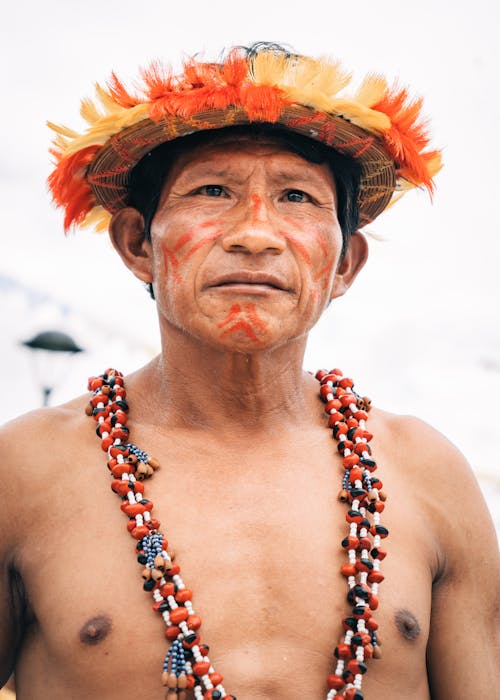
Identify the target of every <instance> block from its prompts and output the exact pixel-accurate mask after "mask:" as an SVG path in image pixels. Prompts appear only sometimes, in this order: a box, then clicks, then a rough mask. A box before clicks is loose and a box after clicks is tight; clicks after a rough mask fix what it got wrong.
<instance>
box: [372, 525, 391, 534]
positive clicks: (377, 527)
mask: <svg viewBox="0 0 500 700" xmlns="http://www.w3.org/2000/svg"><path fill="white" fill-rule="evenodd" d="M375 532H376V534H377V535H386V536H387V535H388V534H389V530H388V529H387V528H386V527H384V526H383V525H375Z"/></svg>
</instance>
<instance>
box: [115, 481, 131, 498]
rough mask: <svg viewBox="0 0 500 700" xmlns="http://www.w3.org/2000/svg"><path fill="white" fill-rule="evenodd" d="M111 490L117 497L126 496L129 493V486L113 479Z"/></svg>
mask: <svg viewBox="0 0 500 700" xmlns="http://www.w3.org/2000/svg"><path fill="white" fill-rule="evenodd" d="M111 490H112V491H114V492H115V493H117V494H118V495H119V496H126V495H127V493H128V492H129V491H130V486H129V485H128V481H123V479H113V481H112V482H111Z"/></svg>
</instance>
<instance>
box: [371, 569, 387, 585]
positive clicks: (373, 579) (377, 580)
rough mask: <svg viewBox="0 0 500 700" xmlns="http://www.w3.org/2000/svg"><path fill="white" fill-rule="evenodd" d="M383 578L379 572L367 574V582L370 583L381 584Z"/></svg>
mask: <svg viewBox="0 0 500 700" xmlns="http://www.w3.org/2000/svg"><path fill="white" fill-rule="evenodd" d="M384 578H385V576H384V575H383V574H381V573H380V571H370V573H369V574H368V581H369V582H370V583H382V581H383V580H384Z"/></svg>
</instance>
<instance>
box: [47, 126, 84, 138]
mask: <svg viewBox="0 0 500 700" xmlns="http://www.w3.org/2000/svg"><path fill="white" fill-rule="evenodd" d="M47 126H48V127H49V129H52V131H55V132H56V134H59V135H60V136H66V137H67V138H69V139H74V138H75V137H76V136H78V132H77V131H74V130H73V129H69V128H68V127H67V126H63V125H62V124H54V122H47Z"/></svg>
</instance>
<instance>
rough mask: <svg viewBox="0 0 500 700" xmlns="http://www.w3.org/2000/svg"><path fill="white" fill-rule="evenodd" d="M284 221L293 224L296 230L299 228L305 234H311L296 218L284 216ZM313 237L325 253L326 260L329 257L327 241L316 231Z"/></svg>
mask: <svg viewBox="0 0 500 700" xmlns="http://www.w3.org/2000/svg"><path fill="white" fill-rule="evenodd" d="M283 221H286V222H287V223H288V224H292V225H293V226H295V228H297V229H298V230H299V231H304V232H306V233H309V232H308V231H307V230H306V228H305V226H303V225H302V224H301V223H300V221H297V219H294V218H293V217H291V216H284V217H283ZM313 235H314V238H315V240H316V242H317V244H318V245H319V247H320V248H321V250H322V251H323V255H324V256H325V258H326V257H327V255H328V249H327V247H326V243H325V239H324V238H323V236H322V235H321V233H319V232H318V231H314V232H313Z"/></svg>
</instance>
